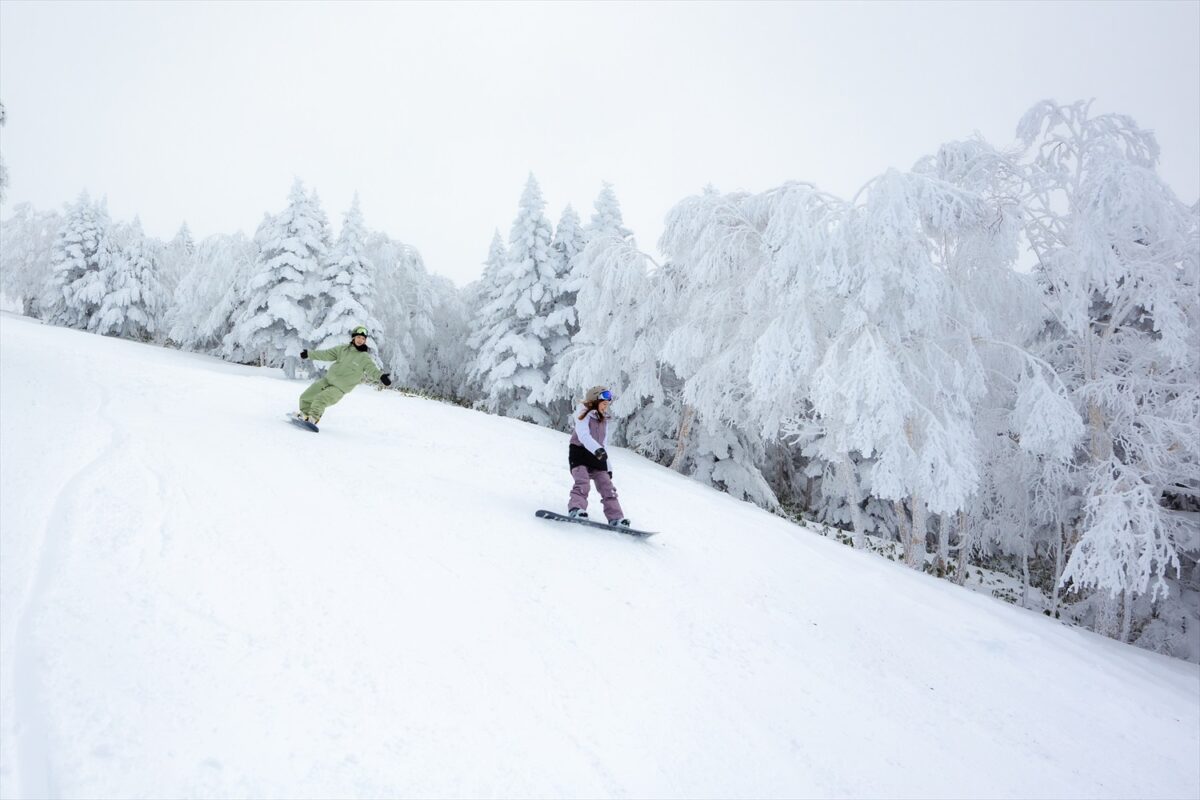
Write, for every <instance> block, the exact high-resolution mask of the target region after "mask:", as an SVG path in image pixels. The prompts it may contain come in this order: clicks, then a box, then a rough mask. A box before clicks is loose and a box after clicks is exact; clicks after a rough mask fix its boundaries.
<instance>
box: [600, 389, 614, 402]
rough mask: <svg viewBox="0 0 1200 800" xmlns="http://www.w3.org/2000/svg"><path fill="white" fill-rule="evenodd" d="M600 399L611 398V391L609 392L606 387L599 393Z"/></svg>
mask: <svg viewBox="0 0 1200 800" xmlns="http://www.w3.org/2000/svg"><path fill="white" fill-rule="evenodd" d="M600 399H601V400H610V401H611V400H612V392H610V391H609V390H608V389H605V390H604V391H603V392H601V393H600Z"/></svg>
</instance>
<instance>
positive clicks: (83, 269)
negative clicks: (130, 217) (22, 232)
mask: <svg viewBox="0 0 1200 800" xmlns="http://www.w3.org/2000/svg"><path fill="white" fill-rule="evenodd" d="M110 227H111V223H110V222H109V219H108V212H107V211H106V210H105V209H104V206H103V205H101V204H97V203H93V202H92V200H91V198H90V197H88V195H87V192H84V193H83V194H81V195H80V196H79V199H78V200H76V201H75V204H74V205H72V206H71V207H70V208H69V209H68V211H67V214H66V219H65V221H64V222H63V227H62V228H61V230H60V231H59V233H58V237H57V239H56V240H55V243H54V252H53V255H52V256H51V273H50V279H49V281H48V282H47V284H46V290H45V296H44V299H43V301H42V305H43V307H44V309H45V312H46V320H47V321H48V322H50V323H51V324H53V325H63V326H66V327H69V328H78V329H80V330H94V329H95V325H96V322H97V312H98V311H99V310H100V303H101V301H103V299H104V295H106V294H107V293H108V289H109V287H108V286H107V285H106V284H105V279H106V277H107V276H108V274H109V262H110V261H111V259H112V257H113V252H112V250H113V248H112V243H111V241H110V230H109V229H110Z"/></svg>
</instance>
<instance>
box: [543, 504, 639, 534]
mask: <svg viewBox="0 0 1200 800" xmlns="http://www.w3.org/2000/svg"><path fill="white" fill-rule="evenodd" d="M534 515H535V516H538V517H541V518H542V519H552V520H556V521H558V522H574V523H575V524H576V525H587V526H589V527H592V528H602V529H604V530H606V531H615V532H617V533H624V534H626V535H627V536H636V537H637V538H639V539H645V538H647V537H649V536H653V535H654V534H655V533H657V531H639V530H638V529H637V528H626V527H624V526H622V525H609V524H608V523H607V522H593V521H592V520H590V519H572V518H571V517H568V516H567V515H566V514H559V513H558V512H557V511H547V510H546V509H544V508H543V509H539V510H538V511H536V512H534Z"/></svg>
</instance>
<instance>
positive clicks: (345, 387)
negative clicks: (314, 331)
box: [308, 344, 380, 392]
mask: <svg viewBox="0 0 1200 800" xmlns="http://www.w3.org/2000/svg"><path fill="white" fill-rule="evenodd" d="M308 357H309V358H311V359H313V360H315V361H332V362H333V366H332V367H330V368H329V371H328V372H326V373H325V380H327V381H329V382H330V383H332V384H333V385H334V386H336V387H337V388H339V389H341V390H342V391H343V392H349V391H350V390H351V389H353V388H354V387H355V386H358V384H359V382H360V381H362V379H363V376H366V377H368V378H370V379H371V381H372V382H375V383H378V382H379V375H380V372H379V367H377V366H375V360H374V359H372V358H371V353H370V351H368V350H359V349H357V348H356V347H355V346H354V345H352V344H339V345H338V346H337V347H331V348H329V349H328V350H310V351H309V353H308Z"/></svg>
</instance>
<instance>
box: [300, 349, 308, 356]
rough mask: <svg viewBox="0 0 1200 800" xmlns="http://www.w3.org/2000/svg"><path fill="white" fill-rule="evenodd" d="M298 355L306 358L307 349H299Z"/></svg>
mask: <svg viewBox="0 0 1200 800" xmlns="http://www.w3.org/2000/svg"><path fill="white" fill-rule="evenodd" d="M300 357H301V358H308V351H307V350H301V351H300Z"/></svg>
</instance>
